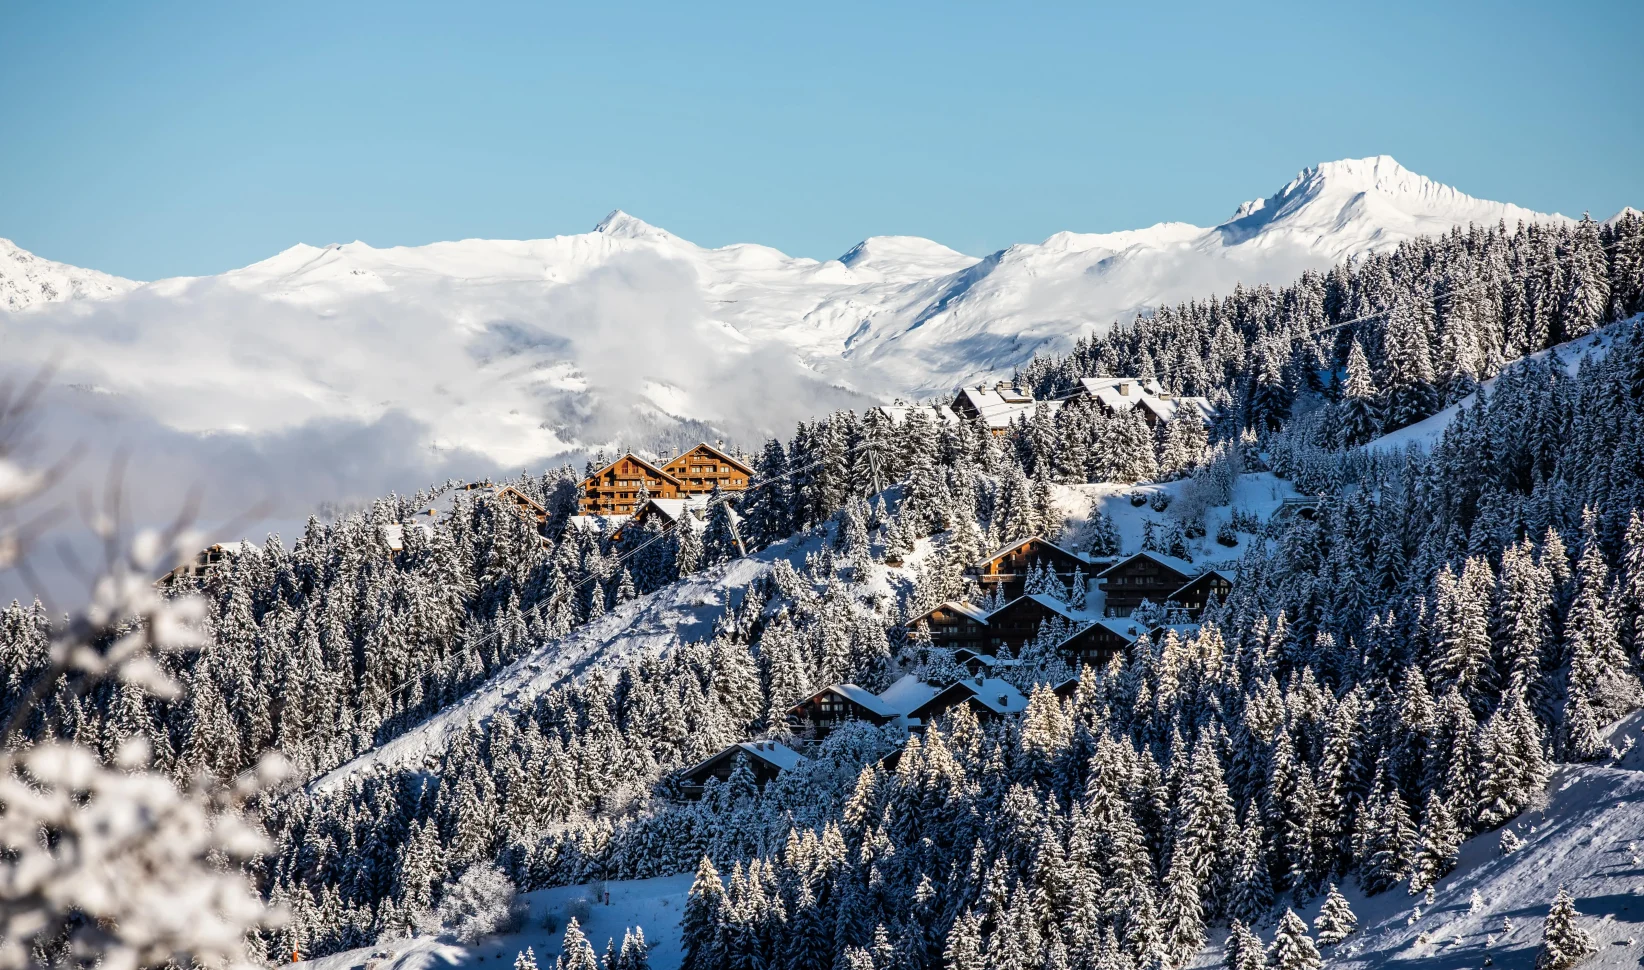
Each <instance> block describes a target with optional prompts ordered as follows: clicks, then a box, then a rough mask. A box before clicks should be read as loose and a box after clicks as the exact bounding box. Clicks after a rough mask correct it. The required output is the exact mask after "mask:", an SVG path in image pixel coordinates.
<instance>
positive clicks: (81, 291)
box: [0, 238, 142, 310]
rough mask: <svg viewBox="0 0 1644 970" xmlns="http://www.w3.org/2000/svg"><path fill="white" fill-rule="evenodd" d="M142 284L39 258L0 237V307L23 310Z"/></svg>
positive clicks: (116, 292)
mask: <svg viewBox="0 0 1644 970" xmlns="http://www.w3.org/2000/svg"><path fill="white" fill-rule="evenodd" d="M140 285H142V284H140V283H138V282H137V281H135V280H128V279H122V278H121V277H118V276H110V275H108V274H107V273H99V272H97V271H96V270H91V269H81V268H80V267H78V266H70V265H68V264H67V263H57V262H53V261H52V260H49V259H42V258H40V257H39V256H36V255H34V254H33V253H31V252H29V251H28V250H26V249H24V248H23V247H21V246H19V245H17V244H16V243H14V242H12V241H11V240H10V239H5V238H0V310H26V309H28V308H29V307H32V306H39V305H41V304H45V303H58V302H61V301H64V300H98V299H104V298H106V297H111V296H119V295H120V294H121V293H125V292H127V291H128V290H132V289H135V288H137V287H138V286H140Z"/></svg>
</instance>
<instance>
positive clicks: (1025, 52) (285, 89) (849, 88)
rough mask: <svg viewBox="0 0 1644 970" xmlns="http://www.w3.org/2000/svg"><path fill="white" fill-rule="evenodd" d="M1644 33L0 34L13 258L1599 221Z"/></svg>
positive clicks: (1562, 26)
mask: <svg viewBox="0 0 1644 970" xmlns="http://www.w3.org/2000/svg"><path fill="white" fill-rule="evenodd" d="M1236 7H1244V8H1245V9H1235V8H1236ZM1641 35H1644V4H1639V3H1635V2H1634V3H1622V2H1613V3H1558V4H1550V3H1535V4H1528V3H1490V4H1485V3H1479V4H1460V3H1457V4H1435V3H1431V2H1425V3H1400V2H1391V3H1382V4H1375V5H1365V4H1324V3H1316V2H1314V3H1306V4H1300V3H1297V4H1286V3H1269V4H1263V5H1260V6H1257V5H1234V4H1226V3H1202V4H1201V3H1191V2H1184V3H1156V4H1138V3H1126V4H1113V5H1106V4H1094V3H1084V4H1066V5H1063V4H1009V3H998V2H995V3H988V4H968V3H933V4H916V3H878V4H871V3H868V4H855V3H831V4H802V5H801V4H769V3H750V4H731V3H723V4H712V5H709V4H678V3H627V4H622V3H601V4H586V5H579V6H576V7H571V6H557V5H550V4H523V3H522V4H484V3H472V4H453V3H449V2H444V3H437V4H422V3H414V2H403V0H402V2H398V3H392V4H388V3H380V4H379V3H366V2H349V3H335V2H331V3H315V4H309V3H302V2H290V0H288V2H282V3H277V4H256V5H253V4H220V3H209V4H191V3H163V2H156V3H145V4H80V3H67V2H65V3H35V4H30V5H26V6H25V5H23V4H6V5H4V6H3V7H0V84H3V86H4V92H5V93H4V94H3V95H0V132H4V135H3V137H0V236H6V237H10V238H12V239H14V240H16V241H17V243H18V244H19V245H22V246H23V247H25V248H27V249H30V250H33V251H35V252H37V253H39V254H40V255H43V256H46V257H48V258H52V259H58V260H63V261H66V262H71V263H75V264H79V265H83V266H90V267H94V268H97V269H102V270H105V271H107V272H113V273H118V274H120V275H125V276H131V277H136V278H142V279H154V278H158V277H161V276H170V275H181V274H201V273H210V272H220V271H222V270H225V269H229V268H232V267H235V266H240V265H244V264H246V263H249V262H253V261H255V260H258V259H262V258H265V257H267V256H269V255H272V254H273V253H275V252H277V251H279V250H280V249H283V248H285V247H287V246H289V245H292V244H294V243H297V242H308V243H313V244H317V245H318V244H324V243H329V242H346V241H350V240H353V239H362V240H364V241H366V242H368V243H370V244H372V245H377V246H384V245H396V244H418V243H425V242H431V241H434V240H439V239H454V238H464V237H472V236H484V237H503V238H531V237H539V236H548V235H554V234H557V233H568V232H582V231H586V230H588V229H589V228H591V227H592V226H593V225H594V223H595V222H596V221H598V220H599V219H600V218H601V217H602V216H603V215H604V214H605V213H606V212H607V211H608V210H610V209H612V208H617V207H620V208H623V209H626V210H628V211H630V212H632V213H634V214H636V215H638V216H640V217H642V218H644V219H646V220H647V221H650V222H652V223H655V224H657V225H661V226H664V227H666V228H668V229H670V230H672V231H674V232H676V233H678V234H679V235H682V236H684V237H686V238H688V239H692V240H694V241H696V242H699V243H702V244H705V245H723V244H725V243H729V242H739V241H751V242H762V243H766V244H769V245H773V246H777V247H779V248H781V249H783V250H786V251H788V252H791V253H796V254H802V255H809V256H816V257H830V256H836V255H838V254H840V253H842V252H844V251H845V250H846V249H848V248H849V247H850V246H851V245H852V244H854V243H855V242H857V241H858V240H860V239H861V238H863V237H865V236H869V235H877V234H885V233H910V234H917V235H923V236H929V237H931V238H934V239H937V240H940V241H942V242H944V243H947V244H948V245H950V246H953V247H955V248H957V249H960V250H963V251H966V252H971V253H977V254H980V253H985V252H988V251H991V250H993V249H997V248H999V247H1002V246H1005V245H1008V244H1010V243H1012V242H1018V241H1024V240H1038V239H1042V238H1043V237H1044V236H1047V235H1049V234H1050V233H1052V232H1055V231H1058V230H1062V229H1073V230H1078V231H1090V232H1095V231H1107V230H1114V229H1125V228H1135V227H1138V226H1143V225H1148V224H1151V223H1153V222H1158V221H1161V220H1184V221H1190V222H1195V223H1198V224H1201V225H1206V224H1212V223H1215V222H1218V221H1220V220H1222V219H1225V218H1226V217H1227V216H1228V215H1229V214H1230V213H1231V211H1232V209H1233V207H1234V206H1235V205H1236V204H1237V203H1239V202H1240V201H1242V200H1244V199H1246V198H1251V197H1255V196H1260V195H1266V194H1268V193H1270V192H1272V191H1274V190H1276V189H1278V188H1279V187H1280V186H1281V185H1283V183H1284V182H1286V181H1287V180H1288V179H1289V178H1290V177H1291V176H1292V175H1294V174H1295V172H1296V171H1297V170H1299V169H1300V168H1302V167H1304V166H1306V165H1309V164H1313V163H1316V162H1319V161H1325V160H1329V159H1334V158H1342V157H1357V156H1363V155H1373V154H1382V153H1386V154H1390V155H1393V156H1395V157H1396V158H1398V159H1399V160H1400V161H1401V162H1403V163H1404V164H1405V165H1406V166H1408V167H1410V168H1411V169H1414V170H1415V171H1417V172H1420V173H1422V174H1424V175H1428V176H1430V177H1432V178H1435V179H1438V180H1440V181H1443V182H1447V183H1449V184H1452V185H1455V186H1457V187H1458V188H1460V189H1462V190H1463V191H1466V192H1468V193H1470V194H1473V195H1477V196H1482V197H1486V198H1494V199H1502V200H1506V201H1512V202H1517V203H1519V204H1521V205H1526V206H1530V207H1532V208H1536V209H1541V210H1555V209H1556V210H1559V211H1563V212H1565V213H1567V214H1572V215H1574V214H1579V213H1580V212H1581V211H1582V210H1583V209H1591V210H1592V211H1593V213H1594V214H1595V215H1600V216H1607V215H1609V214H1611V213H1612V212H1613V211H1615V210H1616V209H1618V208H1619V207H1620V206H1622V205H1623V204H1632V205H1634V206H1644V101H1641V99H1640V96H1639V92H1640V91H1644V58H1640V57H1639V56H1638V53H1637V48H1636V43H1637V39H1638V38H1639V37H1640V36H1641Z"/></svg>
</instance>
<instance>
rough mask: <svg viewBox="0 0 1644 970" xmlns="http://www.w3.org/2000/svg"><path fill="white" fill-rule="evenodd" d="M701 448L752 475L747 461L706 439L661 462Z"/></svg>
mask: <svg viewBox="0 0 1644 970" xmlns="http://www.w3.org/2000/svg"><path fill="white" fill-rule="evenodd" d="M702 450H707V451H711V452H713V453H714V455H716V456H717V457H718V458H719V459H720V460H721V461H724V462H726V463H728V464H732V465H735V466H736V467H737V468H738V469H740V470H741V471H742V472H743V473H745V474H748V475H752V474H753V473H754V470H753V469H752V468H750V467H749V466H748V464H747V462H744V461H743V460H742V459H740V458H738V457H736V456H735V455H733V454H730V453H729V452H727V451H725V449H723V448H717V447H715V446H713V445H710V444H708V443H707V442H706V441H698V442H697V443H696V444H694V445H692V446H690V447H689V448H686V449H685V450H684V451H682V452H680V453H679V454H677V455H675V456H673V457H672V458H670V459H668V460H667V461H665V462H663V464H664V465H672V464H673V463H674V462H676V461H678V460H680V459H681V458H684V457H685V456H686V455H688V454H690V453H691V452H693V451H702ZM617 460H618V461H621V460H622V459H620V458H619V459H617ZM603 470H604V469H601V471H603Z"/></svg>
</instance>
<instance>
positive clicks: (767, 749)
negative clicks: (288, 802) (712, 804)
mask: <svg viewBox="0 0 1644 970" xmlns="http://www.w3.org/2000/svg"><path fill="white" fill-rule="evenodd" d="M737 751H741V752H743V753H744V754H746V755H748V757H750V758H758V759H759V760H760V761H763V762H765V763H766V764H769V765H771V766H773V767H775V768H776V769H777V770H779V771H787V770H788V769H790V768H793V767H795V766H797V765H798V764H799V763H800V762H802V761H804V760H805V756H804V755H802V754H800V753H799V752H797V751H795V750H793V749H792V748H790V747H788V746H787V745H785V744H781V743H779V742H776V741H738V742H736V743H735V744H733V745H730V746H728V747H725V748H721V749H720V750H718V751H716V752H714V753H713V754H711V755H709V756H708V757H706V758H703V759H702V760H701V761H699V762H697V763H696V764H694V765H692V766H691V767H689V768H687V769H685V771H683V772H681V774H684V775H694V774H696V773H697V772H699V771H701V770H702V769H704V768H707V767H708V766H709V765H712V764H713V763H714V762H716V761H719V760H720V759H721V758H724V757H725V756H726V755H729V754H735V753H736V752H737Z"/></svg>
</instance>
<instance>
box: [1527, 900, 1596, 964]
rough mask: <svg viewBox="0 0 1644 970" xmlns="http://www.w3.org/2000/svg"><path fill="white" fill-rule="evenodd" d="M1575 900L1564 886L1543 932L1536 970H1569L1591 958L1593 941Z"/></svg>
mask: <svg viewBox="0 0 1644 970" xmlns="http://www.w3.org/2000/svg"><path fill="white" fill-rule="evenodd" d="M1580 915H1581V914H1580V913H1578V912H1576V908H1575V899H1574V898H1572V897H1571V896H1570V893H1569V891H1568V890H1566V889H1565V888H1564V887H1563V886H1560V887H1558V893H1557V894H1556V895H1554V896H1553V905H1552V907H1551V908H1550V909H1548V911H1547V920H1546V922H1545V923H1543V924H1542V929H1541V950H1540V951H1539V952H1538V953H1537V954H1536V970H1569V968H1570V967H1573V966H1575V965H1576V964H1578V963H1580V962H1581V961H1582V960H1585V959H1586V958H1587V957H1589V956H1591V955H1592V954H1593V953H1594V952H1595V951H1596V949H1597V948H1596V947H1594V946H1593V938H1592V936H1591V935H1589V934H1588V932H1587V931H1586V930H1584V929H1582V928H1581V925H1580V924H1579V923H1577V922H1576V919H1577V918H1578V917H1579V916H1580Z"/></svg>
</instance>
